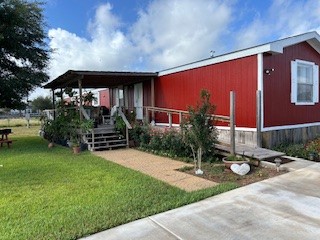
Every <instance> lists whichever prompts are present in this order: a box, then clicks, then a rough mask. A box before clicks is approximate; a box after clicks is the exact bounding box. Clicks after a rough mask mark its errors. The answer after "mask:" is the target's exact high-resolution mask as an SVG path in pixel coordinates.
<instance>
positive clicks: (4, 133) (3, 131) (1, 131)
mask: <svg viewBox="0 0 320 240" xmlns="http://www.w3.org/2000/svg"><path fill="white" fill-rule="evenodd" d="M10 133H12V131H11V129H10V128H5V129H0V136H1V137H0V146H1V147H2V146H3V144H4V143H6V144H7V146H8V148H9V147H10V144H12V140H10V139H9V138H8V135H9V134H10Z"/></svg>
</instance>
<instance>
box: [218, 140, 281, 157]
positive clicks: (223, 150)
mask: <svg viewBox="0 0 320 240" xmlns="http://www.w3.org/2000/svg"><path fill="white" fill-rule="evenodd" d="M215 147H216V149H217V150H218V152H219V154H221V155H224V156H228V155H230V145H228V144H221V143H220V144H215ZM236 155H240V156H242V155H244V156H246V157H252V158H255V159H258V160H260V161H261V160H265V159H270V158H276V157H281V156H284V155H285V153H283V152H277V151H274V150H270V149H266V148H259V147H252V146H248V145H245V144H236Z"/></svg>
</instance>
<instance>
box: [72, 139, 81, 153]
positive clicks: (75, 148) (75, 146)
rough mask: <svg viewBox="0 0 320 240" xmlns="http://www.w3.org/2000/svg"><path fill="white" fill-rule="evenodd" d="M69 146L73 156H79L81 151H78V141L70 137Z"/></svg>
mask: <svg viewBox="0 0 320 240" xmlns="http://www.w3.org/2000/svg"><path fill="white" fill-rule="evenodd" d="M71 146H72V150H73V153H74V154H79V153H80V151H81V149H80V140H79V139H78V138H77V137H72V138H71Z"/></svg>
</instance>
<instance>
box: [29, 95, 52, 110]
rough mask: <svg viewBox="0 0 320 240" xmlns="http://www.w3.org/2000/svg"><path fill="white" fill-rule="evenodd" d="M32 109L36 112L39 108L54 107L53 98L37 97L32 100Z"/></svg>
mask: <svg viewBox="0 0 320 240" xmlns="http://www.w3.org/2000/svg"><path fill="white" fill-rule="evenodd" d="M31 108H32V111H33V112H35V111H37V110H41V111H42V110H44V109H52V99H51V97H48V96H47V97H42V96H40V97H37V98H35V99H33V100H32V102H31Z"/></svg>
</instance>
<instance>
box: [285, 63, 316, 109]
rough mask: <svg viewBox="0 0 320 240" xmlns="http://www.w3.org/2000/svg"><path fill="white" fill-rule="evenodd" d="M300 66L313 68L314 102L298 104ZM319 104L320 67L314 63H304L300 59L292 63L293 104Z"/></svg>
mask: <svg viewBox="0 0 320 240" xmlns="http://www.w3.org/2000/svg"><path fill="white" fill-rule="evenodd" d="M298 64H304V65H309V66H312V76H313V96H312V97H313V101H312V102H298V99H297V96H298V93H297V91H298V83H297V78H298V76H297V75H298V73H297V69H298ZM318 102H319V66H318V65H316V64H315V63H314V62H309V61H304V60H300V59H296V60H294V61H291V103H294V104H295V105H314V104H315V103H318Z"/></svg>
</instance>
